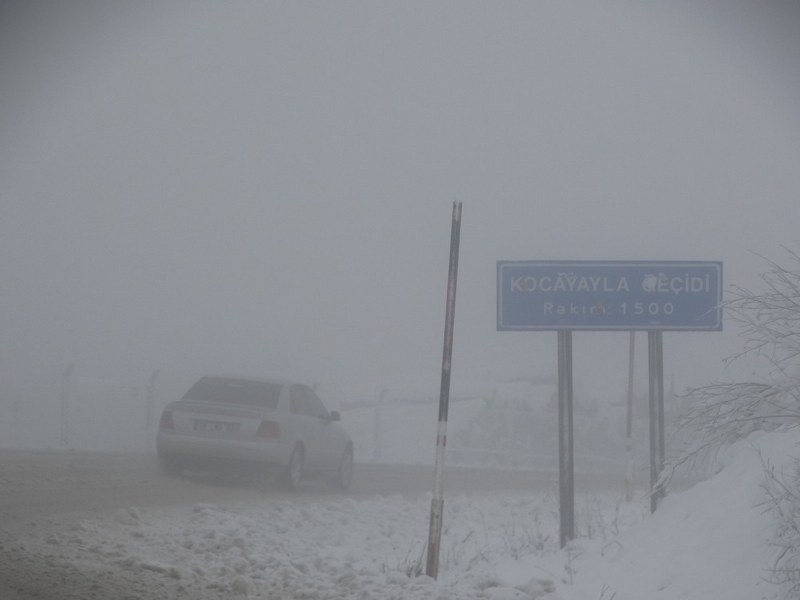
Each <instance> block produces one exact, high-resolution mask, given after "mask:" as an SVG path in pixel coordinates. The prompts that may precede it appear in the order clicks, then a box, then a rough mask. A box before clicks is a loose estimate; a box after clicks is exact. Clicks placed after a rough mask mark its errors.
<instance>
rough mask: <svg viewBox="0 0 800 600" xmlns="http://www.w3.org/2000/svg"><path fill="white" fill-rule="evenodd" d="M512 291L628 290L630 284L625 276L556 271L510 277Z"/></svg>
mask: <svg viewBox="0 0 800 600" xmlns="http://www.w3.org/2000/svg"><path fill="white" fill-rule="evenodd" d="M511 291H512V292H544V293H550V292H608V293H615V294H616V293H619V292H629V291H630V286H629V285H628V280H627V278H625V277H619V278H616V279H615V278H611V277H607V276H602V275H597V276H594V277H586V276H581V277H578V276H576V275H574V274H573V273H558V275H556V276H555V277H552V276H550V275H543V276H541V277H533V276H532V275H526V276H519V277H512V278H511Z"/></svg>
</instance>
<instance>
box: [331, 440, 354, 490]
mask: <svg viewBox="0 0 800 600" xmlns="http://www.w3.org/2000/svg"><path fill="white" fill-rule="evenodd" d="M352 481H353V449H352V448H350V447H348V448H347V450H345V451H344V454H343V455H342V460H341V461H340V462H339V468H338V469H337V470H336V473H335V474H334V476H333V477H332V478H331V480H330V483H331V485H332V486H333V487H335V488H336V489H338V490H346V489H347V488H348V487H350V482H352Z"/></svg>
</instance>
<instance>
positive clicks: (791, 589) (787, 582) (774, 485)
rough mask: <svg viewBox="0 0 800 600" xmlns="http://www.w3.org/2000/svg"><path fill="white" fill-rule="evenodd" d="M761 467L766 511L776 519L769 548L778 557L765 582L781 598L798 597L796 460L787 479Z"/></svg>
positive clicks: (799, 470)
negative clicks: (774, 587)
mask: <svg viewBox="0 0 800 600" xmlns="http://www.w3.org/2000/svg"><path fill="white" fill-rule="evenodd" d="M762 464H763V465H764V473H765V478H764V486H763V487H764V491H765V492H766V494H767V498H768V500H767V503H766V505H767V508H768V510H770V511H771V512H772V513H773V514H774V515H775V516H776V517H777V520H778V523H777V527H776V530H775V535H774V536H773V538H772V545H773V546H774V547H775V548H776V549H777V551H778V554H777V557H776V558H775V562H774V565H773V566H772V568H771V570H770V571H769V580H770V581H772V582H773V583H776V584H778V585H781V586H782V588H783V589H784V590H785V597H786V598H787V600H788V599H789V598H797V597H800V485H798V482H800V460H797V459H795V461H794V470H793V472H792V473H790V474H789V475H788V476H787V475H785V474H781V473H778V472H776V470H775V469H774V468H773V466H772V465H771V464H769V462H767V461H765V460H764V459H763V458H762Z"/></svg>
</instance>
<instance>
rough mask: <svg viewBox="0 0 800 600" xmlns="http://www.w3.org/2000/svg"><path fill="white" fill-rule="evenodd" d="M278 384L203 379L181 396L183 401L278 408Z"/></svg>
mask: <svg viewBox="0 0 800 600" xmlns="http://www.w3.org/2000/svg"><path fill="white" fill-rule="evenodd" d="M281 387H283V386H282V385H281V384H279V383H269V382H267V381H251V380H248V379H232V378H228V377H203V378H202V379H201V380H200V381H198V382H197V383H195V384H194V385H193V386H192V387H191V388H189V391H188V392H186V393H185V394H184V395H183V399H184V400H199V401H200V402H226V403H231V404H244V405H246V406H256V407H258V408H269V409H272V410H275V409H276V408H278V399H279V397H280V393H281Z"/></svg>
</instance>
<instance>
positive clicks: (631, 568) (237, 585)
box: [2, 428, 800, 600]
mask: <svg viewBox="0 0 800 600" xmlns="http://www.w3.org/2000/svg"><path fill="white" fill-rule="evenodd" d="M798 444H800V429H797V428H795V429H790V430H786V431H783V432H779V433H771V434H763V433H762V434H754V435H752V436H751V437H750V438H748V439H747V440H745V441H743V442H740V443H739V444H737V445H736V446H734V447H733V448H731V449H730V450H729V451H727V452H726V453H724V455H722V456H720V466H721V469H720V470H719V472H718V473H717V474H716V475H715V476H713V477H712V478H710V479H708V480H706V481H703V482H701V483H699V484H697V485H695V486H694V487H692V488H691V489H688V490H687V491H683V492H680V493H672V494H670V495H669V496H668V497H667V498H666V499H665V500H664V502H663V503H662V505H661V507H660V508H659V510H658V511H657V512H656V513H655V514H654V515H652V516H651V515H650V514H649V503H648V500H647V498H645V497H643V496H640V497H639V498H637V499H636V501H635V502H632V503H625V502H623V501H622V500H621V493H620V494H619V495H617V494H614V493H609V492H604V493H597V494H591V493H589V494H584V495H580V496H579V497H578V498H576V513H577V518H576V520H577V528H578V534H579V539H577V540H575V541H574V542H572V543H571V544H569V545H568V547H567V548H565V549H560V548H559V547H558V510H557V507H558V498H557V495H556V493H555V492H556V491H555V490H553V491H550V492H543V493H538V494H533V493H531V494H520V493H512V492H507V493H500V492H498V493H487V494H483V495H478V496H473V495H469V496H467V495H463V496H454V497H447V498H446V501H445V521H444V533H443V539H442V544H441V554H440V574H439V578H438V580H432V579H430V578H428V577H426V576H424V575H422V574H421V573H422V572H423V571H424V560H423V553H424V550H425V547H426V542H427V530H428V516H429V505H430V497H405V496H399V495H398V496H390V497H383V496H376V497H373V498H367V499H363V500H361V499H358V500H356V499H352V498H336V497H334V498H331V497H330V496H326V497H324V498H320V501H319V502H317V501H315V500H313V499H312V500H311V501H303V502H296V501H295V500H293V499H292V498H291V497H280V498H266V499H264V500H263V501H261V502H260V503H259V504H248V505H242V506H221V505H208V504H196V505H192V506H182V507H171V508H158V509H157V508H137V507H134V506H131V507H129V508H128V509H125V510H121V511H114V512H111V513H109V514H98V515H97V516H93V517H85V516H84V517H81V518H75V517H58V518H49V519H47V520H46V521H42V520H40V521H38V522H29V523H20V524H18V526H17V527H16V528H15V529H14V531H13V532H11V533H13V535H12V536H8V535H6V536H4V538H5V539H11V540H12V541H10V542H5V544H6V547H5V548H2V550H3V551H4V553H6V554H7V555H13V556H15V557H25V558H24V560H22V559H17V562H16V563H14V565H18V566H16V567H15V566H13V565H12V566H11V567H10V568H11V569H14V568H18V569H20V572H21V570H23V569H31V568H36V569H47V570H48V572H49V573H50V574H51V577H49V580H50V581H53V582H60V585H59V587H58V588H42V589H41V592H40V597H43V598H48V599H50V598H53V599H57V598H82V599H84V600H90V599H96V600H99V599H100V598H104V597H108V594H109V590H110V589H117V590H118V592H119V593H118V594H117V596H118V597H119V598H125V599H126V600H149V599H151V598H165V599H166V598H192V599H197V600H204V599H212V598H213V599H222V598H225V599H238V598H270V599H272V598H275V599H277V598H286V599H288V598H298V599H299V598H304V599H320V600H322V599H362V598H363V599H372V598H374V599H381V600H384V599H386V600H388V599H408V600H418V599H420V600H421V599H423V598H425V599H429V598H437V599H438V598H441V599H448V598H449V599H454V600H455V599H458V600H470V599H473V598H474V599H488V600H528V599H536V598H544V599H548V600H555V599H560V600H612V599H613V600H645V599H654V600H679V599H680V600H687V599H688V600H709V599H725V600H737V599H740V600H758V599H772V598H780V597H781V590H780V588H778V587H776V586H775V585H773V584H770V583H768V582H767V581H766V578H767V577H768V574H769V568H770V567H771V566H772V564H773V562H772V561H773V560H774V558H775V553H776V551H775V549H773V548H772V547H771V546H770V543H769V540H770V536H771V535H772V534H773V532H774V530H775V527H776V523H775V521H774V519H773V517H772V515H771V514H770V513H768V512H765V509H764V508H765V507H764V505H763V502H764V500H765V497H764V495H763V491H762V489H761V483H762V482H763V472H762V462H761V458H760V456H759V452H757V449H758V450H760V451H761V453H762V454H763V457H764V458H766V459H768V460H769V461H770V462H771V463H772V464H773V465H774V466H775V467H776V470H778V471H780V470H781V469H783V468H788V467H789V459H790V457H791V456H795V455H796V454H797V452H798V448H797V446H798ZM6 533H9V532H8V531H7V532H6ZM7 568H8V565H7ZM65 590H69V595H67V593H66V592H65Z"/></svg>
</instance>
